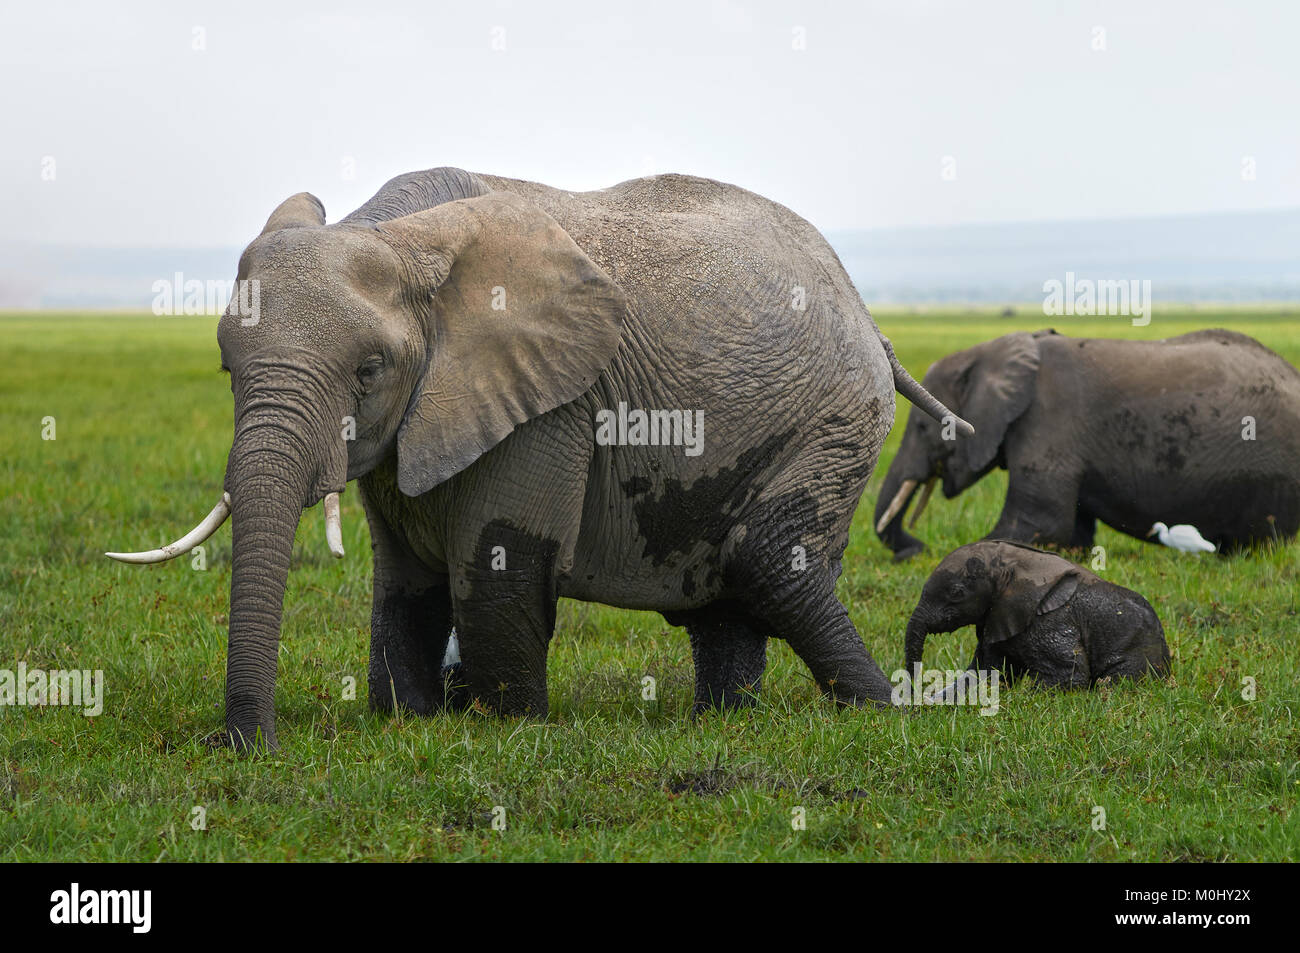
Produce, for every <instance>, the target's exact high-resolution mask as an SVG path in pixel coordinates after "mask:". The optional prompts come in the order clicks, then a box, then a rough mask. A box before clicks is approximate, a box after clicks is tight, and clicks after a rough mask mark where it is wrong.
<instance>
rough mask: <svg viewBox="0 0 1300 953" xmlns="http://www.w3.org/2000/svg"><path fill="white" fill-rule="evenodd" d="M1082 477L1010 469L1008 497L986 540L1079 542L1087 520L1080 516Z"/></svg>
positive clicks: (1067, 543)
mask: <svg viewBox="0 0 1300 953" xmlns="http://www.w3.org/2000/svg"><path fill="white" fill-rule="evenodd" d="M1080 482H1081V477H1080V476H1078V475H1077V474H1071V473H1066V472H1060V471H1040V470H1036V469H1035V470H1031V469H1028V468H1024V467H1018V468H1013V469H1012V470H1011V473H1010V477H1009V480H1008V483H1007V498H1006V502H1005V503H1004V504H1003V506H1002V515H1001V516H1000V517H999V518H998V522H997V525H996V526H994V527H993V531H992V532H991V533H989V534H988V535H987V536H985V537H984V538H985V539H1010V540H1015V541H1016V542H1021V543H1033V544H1037V545H1042V544H1052V545H1056V546H1074V545H1081V543H1076V542H1075V540H1076V539H1083V538H1084V537H1085V536H1086V530H1087V522H1086V521H1081V520H1080V516H1079V510H1078V506H1079V485H1080Z"/></svg>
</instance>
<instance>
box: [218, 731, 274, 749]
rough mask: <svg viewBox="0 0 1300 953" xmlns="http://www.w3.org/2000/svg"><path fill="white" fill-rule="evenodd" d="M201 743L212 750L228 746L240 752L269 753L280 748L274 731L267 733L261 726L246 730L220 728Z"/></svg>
mask: <svg viewBox="0 0 1300 953" xmlns="http://www.w3.org/2000/svg"><path fill="white" fill-rule="evenodd" d="M203 744H204V746H205V747H207V748H210V749H213V750H217V749H220V748H229V749H230V750H232V751H238V752H239V753H240V754H269V753H272V752H275V751H278V750H279V749H280V743H279V741H278V740H277V739H276V737H275V731H274V730H272V731H270V732H269V733H268V732H266V731H265V730H264V729H262V728H253V729H251V730H248V731H240V730H238V729H231V728H222V729H221V730H220V731H214V732H213V733H212V734H210V735H208V736H207V737H206V738H204V739H203Z"/></svg>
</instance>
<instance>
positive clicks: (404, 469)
mask: <svg viewBox="0 0 1300 953" xmlns="http://www.w3.org/2000/svg"><path fill="white" fill-rule="evenodd" d="M376 230H377V232H378V233H379V234H380V235H381V236H382V237H383V238H384V239H385V241H387V242H388V243H389V244H390V245H391V246H392V247H393V248H394V249H395V250H396V251H397V253H398V254H399V256H401V257H402V258H403V259H404V260H405V261H406V263H407V265H408V275H407V278H406V283H407V289H406V290H407V293H408V294H409V295H410V296H411V298H412V300H413V302H414V305H415V308H416V310H417V312H418V313H419V314H421V316H422V317H423V318H424V319H425V321H426V333H427V335H428V362H427V365H426V369H425V371H424V376H423V378H422V380H421V381H420V383H419V384H418V385H417V387H416V389H415V392H414V394H413V395H412V397H411V400H410V403H409V405H408V406H407V409H406V415H405V417H404V418H403V420H402V423H401V426H400V427H399V428H398V431H397V479H398V485H399V486H400V487H401V489H402V492H403V493H405V494H407V495H408V496H418V495H420V494H421V493H425V492H427V491H428V490H430V489H432V488H433V487H435V486H437V485H438V484H440V483H442V482H443V481H445V480H447V479H449V478H450V477H452V476H454V475H455V474H457V473H459V472H460V471H461V470H463V469H465V467H467V466H469V465H470V464H471V463H473V462H474V461H475V460H477V459H478V458H479V457H480V456H482V455H483V454H484V453H486V452H487V451H488V450H490V449H492V447H494V446H496V445H497V444H498V443H500V442H501V441H502V440H504V439H505V438H506V437H507V436H508V435H509V434H510V432H511V431H512V430H514V428H515V427H517V426H519V425H520V424H522V423H524V422H525V421H528V420H531V419H532V418H534V417H537V416H539V415H541V414H544V413H546V412H547V411H549V410H553V409H554V408H556V407H559V406H561V405H562V404H566V403H568V402H569V401H571V400H574V399H575V398H577V397H579V396H580V395H581V394H583V393H584V392H585V391H587V390H588V389H590V388H591V386H592V385H593V384H594V383H595V382H596V379H597V378H598V377H599V376H600V374H601V372H602V371H603V370H604V369H605V367H606V366H608V364H609V362H610V361H611V360H612V359H613V357H614V353H615V352H616V351H617V349H618V346H619V342H620V340H621V339H622V331H623V323H624V320H625V317H626V314H627V308H628V304H627V298H626V297H625V296H624V294H623V292H622V290H621V289H620V288H619V287H618V286H617V285H616V284H614V282H613V281H612V280H611V279H610V277H609V276H608V275H606V274H605V272H603V271H602V270H601V269H600V268H599V267H598V266H597V265H596V263H595V262H593V261H592V260H591V259H590V258H588V257H587V256H586V255H585V254H584V253H583V251H582V249H580V248H579V247H578V246H577V245H576V244H575V243H574V241H573V239H572V238H570V237H569V234H568V233H567V232H566V231H565V230H564V229H563V228H561V227H560V225H559V223H557V222H556V221H555V220H554V219H552V218H551V217H550V216H548V215H546V214H545V213H544V212H542V211H541V210H540V209H538V208H537V207H536V206H535V205H533V204H531V203H530V202H527V201H525V200H524V199H522V198H520V197H518V196H516V195H514V194H512V193H508V192H493V193H491V194H489V195H485V196H481V197H478V198H470V199H461V200H458V201H454V202H447V203H445V204H442V205H438V206H436V207H434V208H431V209H428V210H427V211H422V212H417V213H414V214H412V215H406V216H403V217H401V218H397V219H393V220H392V221H389V222H385V223H383V224H380V225H377V226H376Z"/></svg>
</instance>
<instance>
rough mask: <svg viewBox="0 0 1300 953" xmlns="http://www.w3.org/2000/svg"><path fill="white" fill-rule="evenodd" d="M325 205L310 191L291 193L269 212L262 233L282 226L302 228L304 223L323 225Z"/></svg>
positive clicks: (274, 230)
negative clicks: (269, 214)
mask: <svg viewBox="0 0 1300 953" xmlns="http://www.w3.org/2000/svg"><path fill="white" fill-rule="evenodd" d="M324 224H325V206H324V205H322V204H321V201H320V199H318V198H316V196H314V195H312V194H311V193H310V192H299V193H298V194H297V195H291V196H289V197H288V198H287V199H285V200H284V201H283V202H281V203H280V204H279V205H277V206H276V208H275V211H274V212H272V213H271V217H270V218H268V219H267V220H266V225H265V227H263V229H262V234H263V235H265V234H267V233H268V232H278V231H279V230H280V229H282V228H302V227H303V226H305V225H324Z"/></svg>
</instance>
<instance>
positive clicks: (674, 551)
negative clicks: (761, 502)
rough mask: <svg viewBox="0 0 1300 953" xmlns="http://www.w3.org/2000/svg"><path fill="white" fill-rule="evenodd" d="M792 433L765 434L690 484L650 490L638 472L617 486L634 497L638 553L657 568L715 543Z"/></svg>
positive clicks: (672, 482) (670, 483)
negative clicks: (759, 441)
mask: <svg viewBox="0 0 1300 953" xmlns="http://www.w3.org/2000/svg"><path fill="white" fill-rule="evenodd" d="M794 436H795V431H794V430H793V429H791V430H787V431H786V432H784V433H781V434H776V435H774V436H772V437H769V438H768V439H767V440H766V441H764V442H763V443H762V444H760V445H759V446H757V447H752V448H750V449H749V450H746V451H745V452H744V453H742V454H741V455H740V456H739V457H738V458H737V459H736V464H735V466H732V467H727V468H724V469H722V470H719V471H718V472H717V473H715V474H712V475H706V476H702V477H699V478H698V479H696V480H695V481H694V482H693V483H691V484H690V485H689V486H684V485H683V484H682V481H681V480H676V479H670V480H667V481H665V483H664V485H663V488H662V490H661V491H660V492H659V493H658V494H656V495H651V493H650V486H649V483H650V481H649V480H648V479H647V478H645V477H641V476H637V477H632V478H631V479H629V480H626V481H624V482H623V484H622V488H623V492H624V493H626V494H627V496H628V498H629V499H634V500H635V501H636V502H635V504H634V510H635V512H636V520H637V529H638V532H639V533H640V535H641V538H642V539H644V540H645V548H644V551H643V553H642V555H643V557H645V558H647V559H650V560H651V561H652V562H653V563H654V565H655V566H662V565H664V564H665V563H667V562H669V561H670V560H671V559H672V558H673V557H674V556H683V555H686V554H687V553H689V552H690V551H691V550H692V549H694V548H695V547H696V546H697V545H698V544H699V543H700V542H705V543H707V544H709V545H710V546H720V545H722V542H723V540H724V539H725V538H726V536H727V533H728V531H729V530H730V529H731V527H732V526H733V525H734V523H735V519H736V517H737V516H738V515H739V514H740V513H741V512H742V511H743V510H744V508H745V507H746V506H747V505H748V504H749V503H750V502H751V501H752V500H753V499H754V498H755V497H756V496H757V495H758V493H759V492H760V491H761V490H762V489H763V483H761V482H760V480H759V478H760V477H761V476H762V475H763V474H764V473H766V472H767V471H768V470H769V468H771V466H772V465H773V463H775V462H776V460H778V459H779V458H780V456H781V454H782V452H783V451H784V450H786V448H787V447H788V446H789V445H790V442H791V441H792V440H793V438H794Z"/></svg>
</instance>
